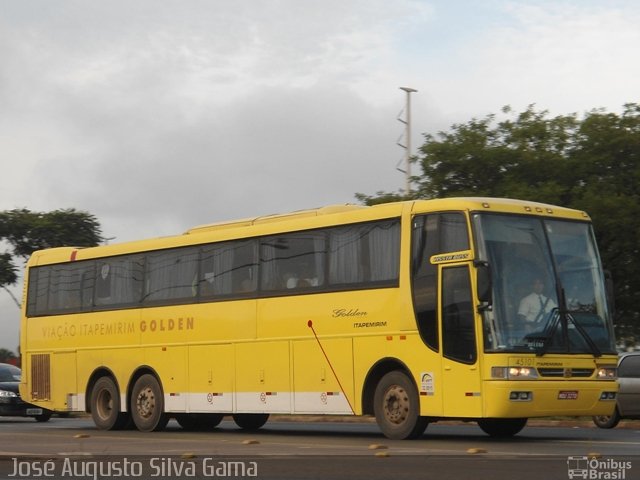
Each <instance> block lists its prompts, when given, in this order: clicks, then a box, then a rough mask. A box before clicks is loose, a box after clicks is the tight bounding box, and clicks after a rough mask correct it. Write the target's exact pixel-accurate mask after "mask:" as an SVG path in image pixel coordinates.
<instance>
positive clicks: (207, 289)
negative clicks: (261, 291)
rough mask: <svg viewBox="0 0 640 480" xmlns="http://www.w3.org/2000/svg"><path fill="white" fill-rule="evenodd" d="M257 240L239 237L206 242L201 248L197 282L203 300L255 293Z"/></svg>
mask: <svg viewBox="0 0 640 480" xmlns="http://www.w3.org/2000/svg"><path fill="white" fill-rule="evenodd" d="M255 249H256V242H255V241H254V240H242V241H236V242H225V243H219V244H213V245H207V246H206V247H203V248H202V261H201V267H200V270H201V273H200V279H199V281H198V284H199V285H200V295H201V297H202V298H203V299H205V300H206V299H209V298H213V297H216V296H217V297H229V296H236V295H238V296H243V294H246V293H251V292H255V290H256V287H257V278H256V270H257V269H256V255H255Z"/></svg>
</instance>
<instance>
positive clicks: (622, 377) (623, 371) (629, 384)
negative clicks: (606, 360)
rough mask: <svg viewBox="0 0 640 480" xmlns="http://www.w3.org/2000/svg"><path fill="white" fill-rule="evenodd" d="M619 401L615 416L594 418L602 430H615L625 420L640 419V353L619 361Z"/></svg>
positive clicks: (622, 357)
mask: <svg viewBox="0 0 640 480" xmlns="http://www.w3.org/2000/svg"><path fill="white" fill-rule="evenodd" d="M618 384H619V386H620V389H619V390H618V399H617V402H616V409H615V411H614V412H613V415H600V416H597V417H593V423H595V424H596V425H597V426H598V427H600V428H614V427H615V426H616V425H618V423H619V422H620V420H622V419H624V418H629V419H631V418H634V419H640V352H633V353H626V354H623V355H621V356H620V359H619V360H618Z"/></svg>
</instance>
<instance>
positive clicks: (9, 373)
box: [0, 365, 22, 382]
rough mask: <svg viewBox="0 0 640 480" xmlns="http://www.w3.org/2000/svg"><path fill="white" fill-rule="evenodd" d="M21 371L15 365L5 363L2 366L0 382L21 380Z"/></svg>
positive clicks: (0, 368)
mask: <svg viewBox="0 0 640 480" xmlns="http://www.w3.org/2000/svg"><path fill="white" fill-rule="evenodd" d="M21 376H22V375H21V371H20V369H19V368H18V367H14V366H13V365H5V366H1V367H0V382H19V381H20V378H21Z"/></svg>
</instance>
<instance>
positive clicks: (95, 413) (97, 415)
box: [91, 377, 128, 430]
mask: <svg viewBox="0 0 640 480" xmlns="http://www.w3.org/2000/svg"><path fill="white" fill-rule="evenodd" d="M91 418H92V419H93V423H95V425H96V427H98V428H99V429H100V430H119V429H120V428H122V427H123V426H124V425H125V424H126V423H127V420H128V415H127V414H126V413H124V412H121V411H120V392H119V391H118V387H117V386H116V383H115V382H114V381H113V379H112V378H111V377H101V378H99V379H98V381H97V382H96V383H95V385H94V386H93V389H92V391H91Z"/></svg>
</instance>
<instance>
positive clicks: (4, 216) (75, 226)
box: [0, 209, 103, 303]
mask: <svg viewBox="0 0 640 480" xmlns="http://www.w3.org/2000/svg"><path fill="white" fill-rule="evenodd" d="M0 240H3V241H4V242H5V243H6V245H7V246H8V247H9V250H8V251H6V252H4V253H0V287H2V288H4V289H5V290H6V291H7V292H9V294H11V291H10V290H8V289H7V287H8V286H9V285H14V284H15V283H16V282H17V281H18V274H17V271H18V267H17V266H16V263H17V261H19V260H26V259H27V258H28V257H29V256H30V255H31V254H32V253H33V252H35V251H36V250H41V249H43V248H51V247H61V246H75V247H92V246H95V245H98V244H99V243H100V242H101V241H103V238H102V231H101V228H100V223H99V222H98V220H97V219H96V218H95V217H94V216H93V215H91V214H89V213H87V212H81V211H77V210H74V209H67V210H54V211H52V212H48V213H39V212H31V211H29V210H27V209H16V210H9V211H4V212H0ZM11 295H12V294H11ZM12 298H13V299H14V301H16V303H18V302H17V300H16V298H15V297H14V296H13V295H12Z"/></svg>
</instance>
